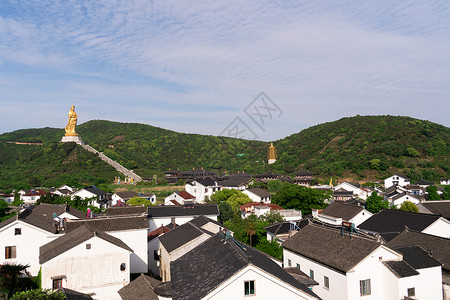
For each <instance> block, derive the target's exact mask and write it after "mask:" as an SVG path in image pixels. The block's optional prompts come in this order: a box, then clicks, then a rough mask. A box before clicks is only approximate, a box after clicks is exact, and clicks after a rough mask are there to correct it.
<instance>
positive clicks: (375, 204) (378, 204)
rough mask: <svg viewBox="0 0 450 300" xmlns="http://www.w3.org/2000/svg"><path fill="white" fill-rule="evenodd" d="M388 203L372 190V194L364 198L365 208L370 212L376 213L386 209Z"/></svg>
mask: <svg viewBox="0 0 450 300" xmlns="http://www.w3.org/2000/svg"><path fill="white" fill-rule="evenodd" d="M388 208H389V203H388V202H387V200H384V198H383V197H382V196H378V194H377V193H376V192H372V194H371V195H370V196H369V197H367V199H366V209H367V210H368V211H370V212H371V213H374V214H376V213H377V212H379V211H381V210H382V209H388Z"/></svg>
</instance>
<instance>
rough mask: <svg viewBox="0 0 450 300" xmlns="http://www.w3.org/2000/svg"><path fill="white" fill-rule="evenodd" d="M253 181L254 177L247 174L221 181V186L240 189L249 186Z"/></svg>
mask: <svg viewBox="0 0 450 300" xmlns="http://www.w3.org/2000/svg"><path fill="white" fill-rule="evenodd" d="M251 179H252V177H251V176H249V175H247V174H245V175H242V176H230V178H228V179H225V180H222V181H220V185H221V186H231V187H238V186H241V185H244V184H247V183H248V182H249V181H250V180H251Z"/></svg>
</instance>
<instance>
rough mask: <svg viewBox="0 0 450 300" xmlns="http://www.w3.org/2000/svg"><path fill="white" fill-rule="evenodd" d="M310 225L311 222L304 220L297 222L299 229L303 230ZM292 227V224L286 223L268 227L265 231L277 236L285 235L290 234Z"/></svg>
mask: <svg viewBox="0 0 450 300" xmlns="http://www.w3.org/2000/svg"><path fill="white" fill-rule="evenodd" d="M308 224H309V220H308V219H303V220H300V222H297V224H296V225H297V226H298V228H300V229H302V228H303V227H305V226H306V225H308ZM291 225H292V224H291V222H287V221H284V222H280V223H276V224H272V225H269V226H267V227H264V229H265V230H267V231H268V232H271V233H273V234H275V235H277V234H285V233H289V231H290V230H291Z"/></svg>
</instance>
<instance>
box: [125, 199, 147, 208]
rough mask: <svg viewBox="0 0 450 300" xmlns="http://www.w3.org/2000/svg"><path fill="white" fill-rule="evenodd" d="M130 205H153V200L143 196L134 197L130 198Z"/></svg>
mask: <svg viewBox="0 0 450 300" xmlns="http://www.w3.org/2000/svg"><path fill="white" fill-rule="evenodd" d="M127 204H128V205H145V206H146V207H147V206H152V205H153V204H152V202H151V201H150V200H147V199H144V198H141V197H133V198H131V199H130V200H128V202H127Z"/></svg>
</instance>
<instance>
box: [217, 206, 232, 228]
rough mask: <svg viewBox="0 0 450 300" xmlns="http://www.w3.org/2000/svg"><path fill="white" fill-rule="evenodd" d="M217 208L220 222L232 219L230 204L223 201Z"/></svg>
mask: <svg viewBox="0 0 450 300" xmlns="http://www.w3.org/2000/svg"><path fill="white" fill-rule="evenodd" d="M218 207H219V212H220V215H219V221H220V222H222V223H224V222H226V221H229V220H232V219H233V215H234V213H235V212H234V211H233V208H232V207H231V205H230V204H228V203H227V202H225V201H223V202H220V203H219V204H218Z"/></svg>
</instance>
